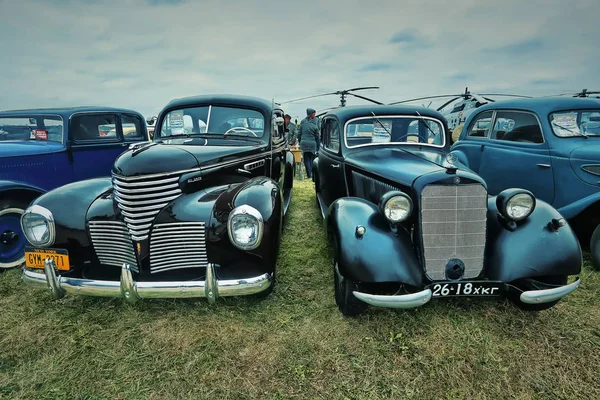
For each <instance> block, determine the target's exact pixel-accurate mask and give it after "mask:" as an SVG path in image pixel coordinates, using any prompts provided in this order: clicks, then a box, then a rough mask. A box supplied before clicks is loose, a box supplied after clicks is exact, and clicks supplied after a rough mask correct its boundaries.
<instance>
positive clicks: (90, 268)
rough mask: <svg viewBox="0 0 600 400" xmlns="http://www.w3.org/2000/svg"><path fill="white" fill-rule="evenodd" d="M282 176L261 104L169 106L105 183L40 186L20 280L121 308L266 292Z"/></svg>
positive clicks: (275, 125) (273, 109) (276, 121)
mask: <svg viewBox="0 0 600 400" xmlns="http://www.w3.org/2000/svg"><path fill="white" fill-rule="evenodd" d="M292 178H293V156H292V154H291V153H289V152H288V151H287V146H286V142H285V139H284V127H283V111H282V110H281V109H280V108H278V107H277V106H275V105H274V104H273V103H272V102H269V101H264V100H261V99H257V98H250V97H241V96H200V97H191V98H184V99H178V100H174V101H171V102H170V103H169V104H168V105H167V106H166V107H165V108H164V109H163V111H162V112H161V113H160V115H159V117H158V120H157V123H156V133H155V135H154V139H153V142H151V143H146V144H141V145H136V146H132V147H131V148H130V149H129V150H128V151H127V152H125V153H123V154H122V155H121V156H119V158H118V159H117V160H116V161H115V164H114V167H113V170H112V178H98V179H92V180H86V181H82V182H78V183H73V184H69V185H66V186H63V187H61V188H58V189H55V190H52V191H50V192H49V193H46V194H45V195H43V196H41V197H39V198H38V199H36V200H35V201H34V202H33V203H32V204H31V205H30V207H29V208H28V209H27V210H26V211H25V213H24V215H23V217H22V219H21V225H22V228H23V232H24V233H25V235H26V237H27V240H28V241H29V244H30V245H31V248H28V249H27V250H26V256H25V261H26V265H25V267H24V269H23V279H24V280H25V282H27V283H31V284H37V285H41V286H47V287H49V288H50V289H51V291H52V293H54V295H55V296H56V297H61V296H63V295H64V294H65V293H66V292H70V293H76V294H83V295H95V296H112V297H124V298H125V299H127V300H128V301H132V302H133V301H136V300H138V299H140V298H163V297H167V298H176V297H206V298H208V300H209V301H211V302H212V301H214V300H215V299H216V298H217V297H219V296H235V295H249V294H260V295H261V296H264V295H267V294H268V293H270V292H271V291H272V288H273V283H274V278H275V261H276V258H277V253H278V249H279V242H280V237H281V232H282V227H283V218H284V214H285V211H286V210H287V208H288V205H289V203H290V198H291V191H292V185H293V180H292ZM40 269H41V270H40Z"/></svg>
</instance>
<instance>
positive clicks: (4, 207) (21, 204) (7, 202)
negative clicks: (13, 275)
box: [0, 196, 33, 272]
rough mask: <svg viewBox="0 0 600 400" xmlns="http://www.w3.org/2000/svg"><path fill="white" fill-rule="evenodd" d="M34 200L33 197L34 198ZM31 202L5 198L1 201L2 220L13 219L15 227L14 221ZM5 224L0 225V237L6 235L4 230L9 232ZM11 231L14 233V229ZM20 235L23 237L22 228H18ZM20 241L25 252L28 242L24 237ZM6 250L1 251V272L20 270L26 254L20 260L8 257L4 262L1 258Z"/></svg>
mask: <svg viewBox="0 0 600 400" xmlns="http://www.w3.org/2000/svg"><path fill="white" fill-rule="evenodd" d="M32 198H33V196H32ZM30 202H31V199H25V198H15V197H8V198H4V199H1V200H0V220H1V219H2V218H3V217H4V218H11V220H12V221H11V222H12V224H11V225H14V220H15V218H17V217H18V215H19V214H23V212H24V211H25V209H26V208H27V206H29V203H30ZM2 225H3V224H0V231H2V232H0V235H3V234H4V230H5V229H7V231H8V226H6V227H5V226H2ZM12 228H14V226H12ZM10 230H11V231H14V229H10ZM18 231H19V232H18V233H19V234H20V235H22V233H20V227H19V228H18ZM15 240H18V241H19V243H20V244H23V243H24V244H23V249H21V251H24V246H25V245H26V241H25V238H24V236H23V237H18V239H15ZM0 246H7V245H4V244H2V243H0ZM4 250H7V251H8V246H7V247H6V249H0V272H3V271H6V270H9V269H13V268H18V267H20V266H21V265H23V263H24V262H25V256H24V254H21V257H19V258H14V257H8V258H7V260H3V259H2V258H1V256H2V253H3V251H4Z"/></svg>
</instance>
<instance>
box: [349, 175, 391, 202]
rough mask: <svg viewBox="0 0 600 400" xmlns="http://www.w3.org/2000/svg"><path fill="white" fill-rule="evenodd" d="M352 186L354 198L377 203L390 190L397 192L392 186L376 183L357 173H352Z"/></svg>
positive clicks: (374, 180) (376, 181) (375, 180)
mask: <svg viewBox="0 0 600 400" xmlns="http://www.w3.org/2000/svg"><path fill="white" fill-rule="evenodd" d="M352 185H353V187H354V195H355V196H356V197H360V198H363V199H365V200H369V201H370V202H372V203H375V204H377V203H379V199H380V198H381V196H383V195H384V194H385V193H387V192H389V191H390V190H398V189H397V188H395V187H394V186H392V185H389V184H387V183H383V182H381V181H378V180H377V179H373V178H371V177H368V176H366V175H363V174H361V173H359V172H356V171H352Z"/></svg>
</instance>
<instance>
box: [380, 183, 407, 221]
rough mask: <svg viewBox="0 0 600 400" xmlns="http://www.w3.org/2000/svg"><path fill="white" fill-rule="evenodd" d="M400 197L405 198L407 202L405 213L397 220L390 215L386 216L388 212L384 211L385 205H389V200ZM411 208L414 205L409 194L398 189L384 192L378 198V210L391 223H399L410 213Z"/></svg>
mask: <svg viewBox="0 0 600 400" xmlns="http://www.w3.org/2000/svg"><path fill="white" fill-rule="evenodd" d="M400 197H401V198H403V199H405V200H406V201H407V203H408V210H407V211H406V215H405V216H404V217H403V218H400V219H397V220H393V219H390V217H389V216H388V213H387V212H386V209H387V206H388V205H389V202H390V201H391V200H394V199H396V198H400ZM413 209H414V205H413V201H412V199H411V198H410V196H409V195H407V194H406V193H404V192H401V191H399V190H392V191H389V192H386V193H385V194H383V196H381V199H380V200H379V210H380V211H381V213H382V214H383V216H384V217H385V219H387V220H388V222H390V223H391V224H399V223H401V222H404V221H406V220H407V219H408V218H410V216H411V215H412V213H413Z"/></svg>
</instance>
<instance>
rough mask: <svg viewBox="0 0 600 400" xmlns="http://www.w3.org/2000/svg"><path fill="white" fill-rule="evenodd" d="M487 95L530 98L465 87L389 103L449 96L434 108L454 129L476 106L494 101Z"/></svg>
mask: <svg viewBox="0 0 600 400" xmlns="http://www.w3.org/2000/svg"><path fill="white" fill-rule="evenodd" d="M487 96H504V97H520V98H531V96H522V95H516V94H502V93H481V94H475V93H471V92H470V91H469V88H468V87H466V88H465V92H464V93H461V94H443V95H439V96H427V97H419V98H416V99H409V100H402V101H396V102H394V103H390V105H393V104H403V103H410V102H413V101H419V100H431V99H442V98H447V97H451V99H450V100H448V101H446V102H445V103H444V104H442V105H441V106H439V107H437V108H436V110H437V111H439V112H441V113H442V114H443V115H444V117H445V118H446V121H447V122H448V129H450V130H454V129H455V128H456V127H458V126H459V125H460V124H462V123H464V122H465V120H466V119H467V117H468V116H469V115H470V114H471V113H472V112H473V111H475V110H476V109H477V108H479V107H481V106H482V105H484V104H487V103H492V102H494V101H495V100H494V99H492V98H490V97H487ZM458 99H461V100H460V101H457V102H456V103H454V105H453V107H452V109H451V110H450V111H443V110H444V108H446V107H447V106H448V105H450V104H451V103H453V102H455V101H456V100H458ZM431 103H432V102H431V101H430V102H429V105H427V106H425V105H423V106H424V107H429V106H430V105H431Z"/></svg>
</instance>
